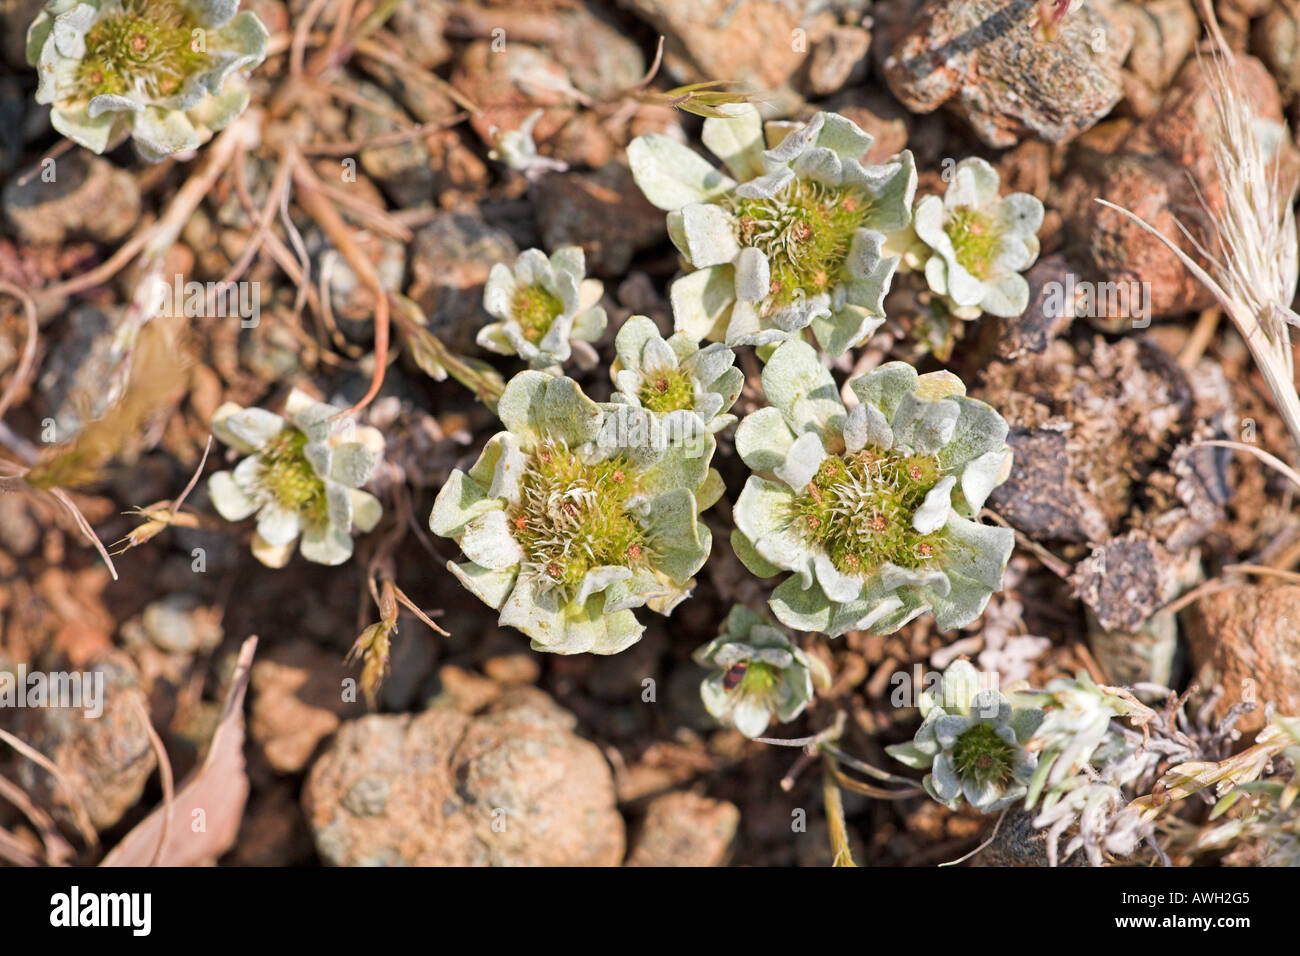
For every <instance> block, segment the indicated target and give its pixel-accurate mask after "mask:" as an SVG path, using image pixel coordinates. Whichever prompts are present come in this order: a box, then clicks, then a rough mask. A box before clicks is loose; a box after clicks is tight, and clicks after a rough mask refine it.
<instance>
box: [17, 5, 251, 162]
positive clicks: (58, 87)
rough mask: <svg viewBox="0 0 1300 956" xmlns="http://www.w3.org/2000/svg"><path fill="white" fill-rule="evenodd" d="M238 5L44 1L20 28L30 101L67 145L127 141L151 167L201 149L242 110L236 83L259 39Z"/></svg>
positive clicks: (93, 146)
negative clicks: (35, 75)
mask: <svg viewBox="0 0 1300 956" xmlns="http://www.w3.org/2000/svg"><path fill="white" fill-rule="evenodd" d="M238 9H239V0H51V2H50V3H49V4H47V5H46V7H45V9H44V10H42V11H41V13H40V14H38V15H37V17H36V19H35V20H34V21H33V22H32V25H31V26H30V27H29V28H28V31H27V62H28V63H29V64H30V65H32V66H34V67H36V69H37V70H38V71H39V73H40V85H39V87H38V88H37V91H36V102H38V103H48V104H50V105H51V107H52V108H51V111H50V122H51V123H52V124H53V126H54V128H55V129H56V130H58V131H59V132H60V133H62V134H63V135H64V136H66V137H68V139H70V140H72V141H73V142H76V143H79V144H80V145H82V146H84V147H86V148H87V149H89V150H92V151H94V152H96V153H103V152H105V151H106V150H109V149H112V148H114V147H115V146H117V145H118V144H120V143H122V142H123V141H124V140H125V139H126V138H127V137H130V138H131V139H133V140H134V141H135V145H136V149H137V150H138V151H139V153H140V155H141V156H143V157H144V158H145V159H147V160H149V161H151V162H157V161H158V160H161V159H162V158H163V157H165V156H168V155H170V154H172V153H176V152H180V151H182V150H189V149H195V148H197V147H199V146H201V145H202V144H203V143H204V142H206V141H207V140H208V139H209V138H211V136H212V133H213V132H214V131H216V130H219V129H222V128H223V127H225V126H227V125H228V124H229V123H230V122H232V121H233V120H234V119H235V118H236V117H237V116H239V114H240V113H242V112H243V111H244V107H246V106H247V105H248V90H247V88H245V87H244V86H243V84H242V83H241V82H240V81H239V80H238V78H237V77H236V76H235V74H236V73H238V72H239V71H241V70H250V69H252V68H254V67H256V66H257V65H258V64H260V63H261V62H262V60H263V59H264V58H265V56H266V44H267V39H268V35H267V32H266V27H264V26H263V25H262V22H261V21H260V20H259V19H258V18H257V16H256V15H254V14H252V13H249V12H247V11H244V12H242V13H238V12H237V11H238Z"/></svg>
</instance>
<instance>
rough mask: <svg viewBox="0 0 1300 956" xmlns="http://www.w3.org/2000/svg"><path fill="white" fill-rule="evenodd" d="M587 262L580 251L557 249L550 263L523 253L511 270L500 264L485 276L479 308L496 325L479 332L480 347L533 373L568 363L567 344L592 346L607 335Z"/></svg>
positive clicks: (540, 256)
mask: <svg viewBox="0 0 1300 956" xmlns="http://www.w3.org/2000/svg"><path fill="white" fill-rule="evenodd" d="M586 274H587V265H586V259H585V257H584V256H583V253H582V249H580V248H579V247H578V246H565V247H564V248H562V249H557V250H556V251H555V254H554V255H552V256H551V257H550V258H549V259H548V258H546V253H544V252H542V251H541V250H540V249H526V250H525V251H524V252H522V253H520V255H519V258H518V259H516V260H515V265H514V268H513V269H512V268H510V267H509V266H507V265H505V264H503V263H500V262H498V263H497V264H496V265H494V266H493V267H492V271H491V272H490V273H488V280H487V285H486V287H485V288H484V290H483V308H485V309H487V311H488V312H489V313H490V314H491V315H492V316H494V317H495V318H497V319H499V320H500V321H497V322H493V323H491V324H489V325H485V326H483V328H482V329H480V330H479V333H478V344H479V345H481V346H482V347H483V348H485V349H490V350H491V351H493V352H497V353H499V354H501V355H518V356H519V357H520V358H521V359H523V360H524V361H525V362H527V363H528V364H529V365H530V366H531V367H533V368H535V369H544V368H551V367H553V366H556V365H561V364H563V363H564V362H567V361H568V359H569V356H570V355H571V354H572V349H571V348H570V345H569V342H570V341H571V340H578V341H582V342H594V341H596V340H597V339H598V338H600V337H601V335H603V334H604V332H605V310H604V309H603V308H601V307H600V305H598V303H599V302H600V297H601V295H602V294H603V292H604V288H603V286H602V285H601V284H600V282H598V281H597V280H595V279H587V278H585V276H586Z"/></svg>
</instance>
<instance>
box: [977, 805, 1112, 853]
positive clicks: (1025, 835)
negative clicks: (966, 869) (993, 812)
mask: <svg viewBox="0 0 1300 956" xmlns="http://www.w3.org/2000/svg"><path fill="white" fill-rule="evenodd" d="M1036 812H1037V811H1030V810H1022V809H1020V808H1019V807H1012V808H1011V810H1010V812H1008V813H1007V815H1006V817H1004V818H1003V820H1002V823H1001V824H1000V825H999V826H998V832H997V834H996V835H995V836H994V837H993V842H992V843H990V844H989V845H988V846H987V847H985V848H984V849H983V850H981V851H980V852H979V853H978V854H977V855H976V857H975V860H974V864H975V865H976V866H1016V867H1024V866H1047V865H1048V862H1047V831H1046V830H1040V829H1038V828H1037V827H1035V826H1034V816H1035V814H1036ZM1086 862H1087V860H1086V857H1085V856H1084V855H1083V854H1082V853H1075V854H1074V855H1072V856H1071V857H1070V858H1069V859H1068V860H1066V861H1065V863H1063V864H1061V865H1062V866H1084V865H1086Z"/></svg>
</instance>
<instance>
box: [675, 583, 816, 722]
mask: <svg viewBox="0 0 1300 956" xmlns="http://www.w3.org/2000/svg"><path fill="white" fill-rule="evenodd" d="M694 657H695V662H696V663H697V664H699V665H700V666H701V667H708V668H711V669H713V671H714V672H713V673H712V674H710V675H709V676H708V677H707V678H705V679H704V681H703V683H701V684H700V696H701V697H702V698H703V700H704V706H705V708H706V709H707V710H708V711H709V713H710V714H712V715H713V716H714V717H716V718H717V719H718V720H719V721H721V722H722V723H724V724H728V725H730V726H732V727H735V728H736V729H737V730H739V731H740V732H741V733H742V734H744V735H745V736H746V737H749V738H751V739H752V738H754V737H758V736H760V735H761V734H762V733H763V732H764V731H765V730H767V726H768V724H769V723H771V721H772V718H773V717H775V718H776V719H777V720H779V721H780V722H781V723H783V724H788V723H789V722H790V721H792V720H794V719H795V718H796V717H798V716H799V715H800V714H802V713H803V711H804V708H805V707H807V706H808V702H809V701H811V700H812V698H813V682H814V680H813V679H814V675H817V677H818V682H819V683H824V682H825V678H826V675H825V665H824V664H822V663H821V661H820V660H818V659H817V658H814V657H811V656H809V655H807V654H805V653H804V652H803V650H802V649H801V648H799V647H797V646H795V644H794V643H792V642H791V640H790V638H789V636H787V634H786V633H785V631H783V630H781V629H780V628H779V627H776V626H775V625H773V624H772V623H771V622H770V621H768V620H765V619H764V618H762V617H760V616H759V615H758V614H755V613H754V612H753V611H751V610H750V609H749V608H747V607H742V606H740V605H737V606H735V607H733V608H732V609H731V613H730V614H728V615H727V621H726V624H725V625H724V626H723V630H722V633H720V634H719V635H718V636H717V637H715V638H714V639H713V640H712V641H710V642H709V643H708V644H706V645H705V646H704V647H701V648H700V649H699V650H697V651H696V652H695V655H694Z"/></svg>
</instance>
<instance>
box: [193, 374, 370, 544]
mask: <svg viewBox="0 0 1300 956" xmlns="http://www.w3.org/2000/svg"><path fill="white" fill-rule="evenodd" d="M284 414H285V417H281V416H279V415H276V414H274V413H272V412H268V411H265V410H263V409H261V408H240V407H239V406H238V405H235V404H233V403H230V402H227V403H226V404H225V405H222V406H221V407H220V408H218V409H217V412H216V415H215V416H214V417H213V420H212V433H213V434H214V435H215V436H216V437H217V438H218V439H220V440H221V441H222V442H224V443H225V444H227V445H229V446H230V447H231V448H234V449H235V450H236V451H238V452H240V453H241V454H243V455H246V456H247V457H246V458H244V459H243V460H242V461H240V462H239V464H237V465H236V466H235V467H234V468H233V469H232V470H231V471H218V472H216V473H215V474H213V475H212V477H210V478H209V479H208V494H209V495H210V496H211V498H212V505H213V507H215V508H216V509H217V511H218V512H219V513H220V514H221V516H222V517H223V518H225V519H226V520H227V521H242V520H244V519H245V518H247V517H249V516H250V515H254V514H255V515H256V516H257V531H256V533H255V534H254V535H253V554H254V556H255V557H256V558H257V559H258V560H259V561H261V562H262V563H263V564H265V565H267V566H268V567H272V568H280V567H284V565H285V564H286V563H287V562H288V560H289V558H290V556H292V554H293V547H294V542H295V541H298V540H299V538H301V543H300V544H299V545H298V548H299V551H301V553H302V556H303V557H304V558H306V559H307V560H308V561H314V562H316V563H317V564H342V563H343V562H344V561H346V560H347V559H348V558H350V557H351V556H352V535H351V533H350V532H351V530H352V529H353V528H354V527H355V528H356V529H357V530H359V531H363V532H364V531H369V530H371V529H372V528H373V527H374V526H375V525H376V524H378V523H379V519H380V517H381V515H382V514H383V509H382V507H381V506H380V504H379V500H378V499H377V498H375V496H374V495H371V494H369V493H367V492H365V491H362V490H361V486H362V485H364V484H365V483H366V482H367V481H368V480H369V479H370V476H371V474H372V473H373V472H374V470H375V464H376V461H377V460H378V458H379V456H380V455H381V454H382V453H383V448H384V440H383V436H381V435H380V433H379V432H378V431H377V430H376V429H374V428H370V427H368V426H354V425H351V424H348V425H344V426H342V427H339V426H338V425H336V423H335V422H334V418H335V417H336V416H337V415H338V414H339V409H337V408H334V407H333V406H331V405H325V404H323V403H321V402H317V401H314V400H312V399H311V398H310V397H309V396H308V395H305V394H304V393H302V392H300V391H297V390H296V389H295V390H294V391H293V393H292V394H290V396H289V399H288V401H287V402H286V404H285V410H284Z"/></svg>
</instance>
